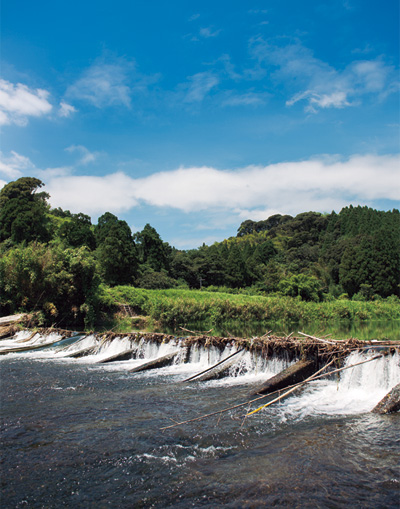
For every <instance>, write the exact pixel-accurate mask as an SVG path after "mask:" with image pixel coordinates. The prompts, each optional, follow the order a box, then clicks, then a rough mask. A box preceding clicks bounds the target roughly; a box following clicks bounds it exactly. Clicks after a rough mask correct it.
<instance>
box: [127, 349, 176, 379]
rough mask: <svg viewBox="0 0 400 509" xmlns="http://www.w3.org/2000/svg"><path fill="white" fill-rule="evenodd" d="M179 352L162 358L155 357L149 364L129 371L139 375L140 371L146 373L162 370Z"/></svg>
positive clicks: (146, 363)
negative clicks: (151, 370) (157, 369)
mask: <svg viewBox="0 0 400 509" xmlns="http://www.w3.org/2000/svg"><path fill="white" fill-rule="evenodd" d="M178 353H179V350H177V351H176V352H172V353H169V354H167V355H163V356H162V357H157V359H153V360H151V361H149V362H145V363H144V364H141V365H140V366H136V367H135V368H133V369H129V370H128V371H129V372H130V373H139V372H140V371H147V370H149V369H156V368H163V367H164V366H168V365H169V364H172V363H173V362H174V358H175V357H176V356H177V355H178Z"/></svg>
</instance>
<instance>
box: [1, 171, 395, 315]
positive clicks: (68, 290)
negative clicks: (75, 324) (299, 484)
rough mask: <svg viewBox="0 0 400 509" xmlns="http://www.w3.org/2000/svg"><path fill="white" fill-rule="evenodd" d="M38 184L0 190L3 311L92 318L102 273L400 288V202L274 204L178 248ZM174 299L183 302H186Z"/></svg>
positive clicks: (327, 290) (146, 285)
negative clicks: (317, 208)
mask: <svg viewBox="0 0 400 509" xmlns="http://www.w3.org/2000/svg"><path fill="white" fill-rule="evenodd" d="M42 186H43V183H42V182H41V181H40V180H39V179H36V178H31V177H24V178H21V179H18V180H16V181H15V182H10V183H9V184H7V185H6V186H4V187H3V189H1V191H0V254H1V260H0V310H1V311H2V312H10V313H11V312H15V311H20V310H26V311H31V310H33V309H40V310H42V312H43V313H44V314H45V316H46V317H47V319H48V321H54V320H56V321H60V320H64V316H65V317H66V318H65V319H68V320H74V319H76V320H81V321H82V320H83V319H85V320H86V322H87V323H88V322H89V321H91V322H92V323H93V322H94V320H95V319H96V313H98V311H99V306H98V303H99V300H100V299H102V298H103V297H104V292H103V290H102V289H103V288H104V287H103V286H101V283H105V284H106V285H109V286H111V287H113V286H118V285H134V286H136V287H141V288H143V289H147V290H160V291H161V290H166V289H168V288H170V289H172V288H177V287H179V288H189V289H203V290H205V289H210V290H213V291H215V290H216V289H221V288H223V289H224V291H228V292H230V293H247V294H253V295H264V296H265V295H271V294H274V295H275V296H276V297H279V296H282V297H290V298H295V301H293V302H297V301H298V300H300V301H308V302H314V303H319V302H322V301H327V302H328V301H331V300H335V298H339V297H340V296H343V295H346V298H347V299H353V300H354V301H368V300H374V302H375V303H377V302H378V300H379V299H381V298H387V297H390V296H393V298H396V297H395V296H400V213H399V211H398V210H393V211H389V212H383V211H377V210H373V209H371V208H368V207H353V206H349V207H345V208H343V209H342V210H341V211H340V213H339V214H337V213H335V212H332V213H331V214H325V215H323V214H320V213H316V212H304V213H302V214H298V215H297V216H296V217H291V216H282V215H280V214H276V215H274V216H271V217H269V218H268V219H266V220H264V221H251V220H247V221H244V222H243V223H242V224H241V225H240V227H239V229H238V233H237V236H236V237H231V238H229V239H226V240H224V241H222V242H219V243H214V244H213V245H211V246H206V245H204V244H203V245H202V246H201V247H199V248H198V249H192V250H188V251H181V250H178V249H174V248H171V246H169V245H168V244H167V243H166V242H163V240H162V239H161V237H160V235H159V234H158V233H157V231H156V230H155V228H153V227H152V226H151V225H150V224H146V226H145V227H144V228H143V230H142V231H141V232H137V233H135V234H134V235H132V232H131V229H130V227H129V225H128V224H127V223H126V221H123V220H120V219H118V217H117V216H115V215H114V214H111V213H110V212H106V213H105V214H103V215H102V216H101V217H100V218H99V219H98V222H97V224H94V225H93V224H92V223H91V219H90V217H89V216H87V215H85V214H82V213H78V214H73V213H71V212H70V211H68V210H67V211H64V210H62V209H60V208H58V209H52V210H50V208H49V206H48V204H47V198H48V195H47V194H46V193H45V192H38V190H39V189H40V188H41V187H42ZM171 291H172V290H171ZM101 296H102V297H101ZM338 302H339V301H338ZM340 302H344V301H343V300H340ZM152 305H153V306H154V310H155V309H159V311H157V312H156V311H154V316H157V317H158V318H159V317H160V316H163V313H164V311H162V310H161V307H162V306H163V304H162V303H161V302H159V303H153V304H152ZM292 305H293V303H292ZM174 306H175V308H176V309H175V310H176V311H179V306H183V307H185V306H186V304H185V305H183V304H182V303H181V302H180V301H177V302H176V303H175V304H174ZM202 306H203V307H202V310H203V311H204V309H205V307H204V306H205V305H203V304H202ZM218 306H219V304H218ZM224 306H226V304H224ZM189 307H190V306H189ZM228 307H229V306H228ZM221 309H222V308H221ZM224 309H225V308H224ZM257 309H258V308H257ZM203 311H199V314H202V313H203ZM226 311H227V310H226V309H225V311H221V316H222V315H224V313H225V312H226ZM207 312H209V310H208V311H207ZM242 312H243V309H242ZM196 313H197V311H196ZM257 313H258V314H260V313H261V314H260V316H261V315H262V316H264V315H263V313H262V312H261V311H257V312H256V314H257ZM227 314H228V315H229V312H228V313H227ZM289 314H290V313H289ZM339 316H340V311H339ZM158 318H157V319H158Z"/></svg>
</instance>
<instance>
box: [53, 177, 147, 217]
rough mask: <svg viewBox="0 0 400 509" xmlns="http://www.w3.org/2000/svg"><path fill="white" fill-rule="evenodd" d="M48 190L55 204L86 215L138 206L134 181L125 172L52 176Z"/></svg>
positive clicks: (119, 210)
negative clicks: (102, 174) (101, 175)
mask: <svg viewBox="0 0 400 509" xmlns="http://www.w3.org/2000/svg"><path fill="white" fill-rule="evenodd" d="M46 191H47V192H48V193H50V202H51V204H52V205H53V206H54V207H61V208H63V209H69V210H71V211H74V212H84V213H86V214H97V213H103V212H106V211H110V212H114V213H118V212H124V211H127V210H129V209H131V208H133V207H135V206H137V205H138V202H137V199H136V197H135V189H134V180H133V179H131V178H130V177H128V176H126V175H124V174H123V173H114V174H111V175H106V176H105V177H91V176H81V177H78V176H70V177H68V176H67V177H61V178H53V179H51V180H50V181H49V182H48V183H46Z"/></svg>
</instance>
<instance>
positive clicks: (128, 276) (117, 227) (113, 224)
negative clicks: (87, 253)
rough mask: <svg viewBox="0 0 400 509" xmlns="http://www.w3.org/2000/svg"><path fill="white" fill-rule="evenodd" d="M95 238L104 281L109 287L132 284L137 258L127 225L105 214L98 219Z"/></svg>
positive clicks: (108, 213) (107, 213) (135, 272)
mask: <svg viewBox="0 0 400 509" xmlns="http://www.w3.org/2000/svg"><path fill="white" fill-rule="evenodd" d="M95 236H96V240H97V244H98V247H97V249H96V256H97V259H98V260H99V263H100V270H101V275H102V277H103V278H104V281H105V282H106V283H108V284H110V285H123V284H132V283H133V281H134V278H135V277H136V274H137V268H138V257H137V252H136V247H135V243H134V241H133V237H132V232H131V229H130V228H129V226H128V223H127V222H126V221H122V220H120V219H118V218H117V217H116V216H114V214H111V213H110V212H106V213H105V214H103V215H102V216H101V217H100V218H99V221H98V224H97V226H96V229H95Z"/></svg>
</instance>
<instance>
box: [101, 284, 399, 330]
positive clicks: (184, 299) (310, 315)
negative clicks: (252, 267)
mask: <svg viewBox="0 0 400 509" xmlns="http://www.w3.org/2000/svg"><path fill="white" fill-rule="evenodd" d="M103 302H104V305H105V306H106V307H107V306H108V307H109V308H112V307H113V306H114V307H115V305H116V304H128V305H130V306H131V307H132V309H133V310H134V311H135V312H136V313H137V314H140V315H145V316H148V317H150V319H151V320H152V321H153V323H156V324H158V327H159V328H160V329H165V330H167V329H168V330H171V329H172V330H178V329H179V327H185V326H187V325H188V324H193V323H203V324H204V325H205V326H207V327H208V326H209V327H214V326H219V325H221V324H223V323H225V322H227V321H232V320H237V321H242V322H255V321H256V322H266V323H267V322H301V323H308V322H309V323H311V322H316V321H318V322H320V323H321V324H323V323H327V322H332V321H338V320H339V321H340V320H347V321H350V322H353V323H362V322H365V321H368V320H399V319H400V301H399V299H397V298H393V297H390V298H388V299H386V300H377V301H370V302H360V301H349V300H335V301H330V302H321V303H316V302H304V301H302V300H299V299H294V298H290V297H277V296H271V297H264V296H257V295H255V296H251V295H244V294H230V293H218V292H207V291H204V290H176V289H169V290H145V289H142V288H133V287H129V286H117V287H114V288H104V294H103Z"/></svg>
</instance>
